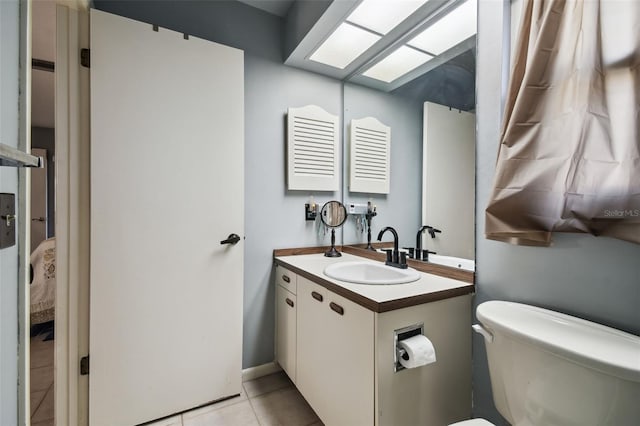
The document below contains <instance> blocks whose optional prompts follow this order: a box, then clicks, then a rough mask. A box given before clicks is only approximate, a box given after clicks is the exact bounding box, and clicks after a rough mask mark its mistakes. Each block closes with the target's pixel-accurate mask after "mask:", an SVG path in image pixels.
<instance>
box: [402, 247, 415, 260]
mask: <svg viewBox="0 0 640 426" xmlns="http://www.w3.org/2000/svg"><path fill="white" fill-rule="evenodd" d="M402 248H403V249H404V250H407V251H409V258H410V259H413V258H414V256H415V250H416V249H414V248H413V247H402ZM405 257H406V256H405Z"/></svg>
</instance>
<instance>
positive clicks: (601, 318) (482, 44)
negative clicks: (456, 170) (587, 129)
mask: <svg viewBox="0 0 640 426" xmlns="http://www.w3.org/2000/svg"><path fill="white" fill-rule="evenodd" d="M508 5H509V2H508V0H506V2H503V1H481V2H479V27H478V70H477V75H478V80H477V81H478V85H477V87H478V92H477V99H478V105H477V119H478V124H477V135H478V136H477V152H476V156H477V163H476V164H477V175H476V178H477V188H476V191H477V208H476V222H477V228H476V304H478V303H481V302H484V301H486V300H493V299H500V300H511V301H518V302H524V303H529V304H533V305H537V306H542V307H546V308H551V309H554V310H558V311H561V312H565V313H568V314H571V315H575V316H578V317H581V318H586V319H588V320H592V321H596V322H599V323H602V324H605V325H609V326H612V327H616V328H619V329H621V330H624V331H628V332H631V333H634V334H640V309H639V307H640V263H639V262H638V259H640V245H636V244H631V243H627V242H623V241H619V240H613V239H608V238H602V237H601V238H596V237H593V236H589V235H573V234H555V235H554V245H553V246H552V247H548V248H535V247H517V246H512V245H508V244H504V243H499V242H495V241H489V240H486V239H485V238H484V210H485V208H486V206H487V202H488V199H489V195H490V191H491V185H492V182H493V174H494V172H495V161H496V155H497V149H498V140H499V132H500V118H501V117H500V111H501V110H502V100H501V96H500V94H501V92H502V86H503V82H502V81H501V78H500V77H501V74H502V71H503V66H504V60H505V58H504V57H503V55H502V52H501V50H500V49H499V48H498V46H500V45H502V44H503V35H506V37H507V38H508V36H509V34H508V25H509V22H508V18H509V16H508V14H509V6H508ZM503 11H504V12H505V13H504V14H503ZM503 24H505V26H503ZM507 43H508V42H507ZM506 47H507V49H506V51H508V45H507V46H506ZM473 354H474V356H473V363H474V365H473V382H474V399H473V401H474V407H473V413H474V416H477V417H484V418H486V419H488V420H490V421H493V422H495V423H496V424H505V425H506V423H505V422H504V421H503V420H502V418H501V416H500V415H499V414H498V413H497V411H496V410H495V408H494V405H493V401H492V396H491V386H490V381H489V373H488V368H487V361H486V356H485V346H484V342H483V340H482V338H481V337H480V336H478V335H475V336H474V338H473Z"/></svg>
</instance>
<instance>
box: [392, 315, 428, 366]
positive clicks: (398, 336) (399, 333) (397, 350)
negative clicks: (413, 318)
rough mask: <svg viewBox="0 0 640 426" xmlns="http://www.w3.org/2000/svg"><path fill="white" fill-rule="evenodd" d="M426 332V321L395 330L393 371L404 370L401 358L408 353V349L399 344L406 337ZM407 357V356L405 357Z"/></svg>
mask: <svg viewBox="0 0 640 426" xmlns="http://www.w3.org/2000/svg"><path fill="white" fill-rule="evenodd" d="M419 334H424V323H420V324H413V325H409V326H407V327H403V328H399V329H397V330H393V348H394V350H393V372H394V373H397V372H398V371H400V370H404V369H405V368H404V366H403V365H402V364H400V358H401V357H403V356H405V355H406V351H405V350H404V349H403V348H401V347H400V346H399V345H398V344H399V343H400V341H402V340H404V339H408V338H409V337H413V336H417V335H419ZM405 359H407V358H405Z"/></svg>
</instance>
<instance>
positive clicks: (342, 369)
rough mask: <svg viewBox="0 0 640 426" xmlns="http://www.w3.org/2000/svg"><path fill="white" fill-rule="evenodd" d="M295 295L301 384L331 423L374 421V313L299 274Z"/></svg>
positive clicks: (341, 425)
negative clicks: (296, 298)
mask: <svg viewBox="0 0 640 426" xmlns="http://www.w3.org/2000/svg"><path fill="white" fill-rule="evenodd" d="M297 297H298V353H297V356H298V369H297V383H296V385H297V386H298V389H299V390H300V392H301V393H302V395H304V397H305V398H306V399H307V401H308V402H309V403H310V404H311V406H312V407H313V409H314V410H315V411H316V413H317V414H318V415H319V416H320V418H321V419H322V421H323V422H324V423H325V424H326V425H327V426H360V425H362V426H365V425H367V426H370V425H373V424H374V374H375V371H374V313H373V312H372V311H370V310H368V309H365V308H363V307H362V306H359V305H357V304H355V303H353V302H351V301H349V300H347V299H345V298H344V297H341V296H338V295H336V294H334V293H332V292H330V291H328V290H326V289H325V288H324V287H321V286H319V285H317V284H315V283H312V282H311V281H309V280H307V279H305V278H303V277H300V276H298V294H297ZM319 299H322V300H319Z"/></svg>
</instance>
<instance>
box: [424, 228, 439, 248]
mask: <svg viewBox="0 0 640 426" xmlns="http://www.w3.org/2000/svg"><path fill="white" fill-rule="evenodd" d="M427 232H428V233H429V235H431V238H435V237H436V233H438V234H440V233H442V231H441V230H439V229H437V228H434V227H433V226H428V227H427ZM434 254H435V253H434Z"/></svg>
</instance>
